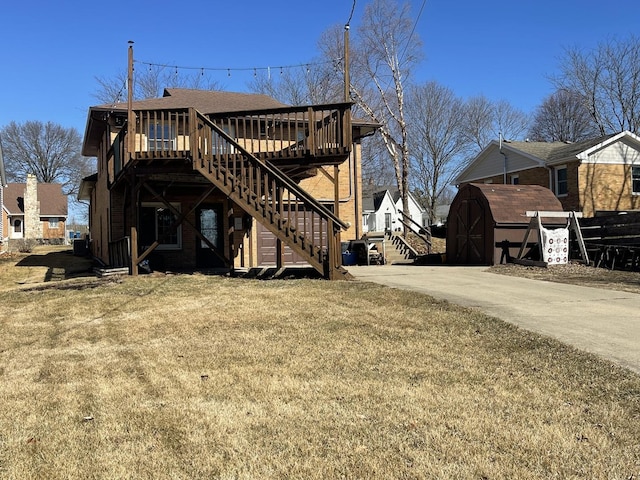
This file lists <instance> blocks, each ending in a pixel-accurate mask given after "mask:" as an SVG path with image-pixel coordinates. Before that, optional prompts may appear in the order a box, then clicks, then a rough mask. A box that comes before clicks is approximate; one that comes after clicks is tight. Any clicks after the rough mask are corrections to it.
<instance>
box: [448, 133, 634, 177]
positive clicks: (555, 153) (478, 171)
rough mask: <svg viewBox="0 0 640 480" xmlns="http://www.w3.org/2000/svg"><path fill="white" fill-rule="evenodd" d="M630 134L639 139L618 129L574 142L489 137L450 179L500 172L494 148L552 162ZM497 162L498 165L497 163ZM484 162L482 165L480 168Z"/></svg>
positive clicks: (573, 157) (540, 163) (573, 158)
mask: <svg viewBox="0 0 640 480" xmlns="http://www.w3.org/2000/svg"><path fill="white" fill-rule="evenodd" d="M623 136H625V137H631V138H633V139H634V140H636V141H638V142H640V139H639V138H638V137H637V136H635V135H634V134H632V133H631V132H621V133H618V134H611V135H603V136H601V137H597V138H592V139H589V140H584V141H581V142H576V143H567V142H502V143H499V142H497V141H495V140H494V141H492V142H491V143H490V144H489V145H487V147H486V148H485V149H484V150H482V152H480V153H479V154H478V155H477V156H476V157H475V158H474V159H473V160H472V161H471V162H470V163H469V164H468V165H467V167H466V168H465V169H464V170H463V171H462V172H461V173H460V175H458V177H457V178H456V179H455V180H454V183H456V184H460V183H465V182H469V181H474V180H478V179H480V178H486V177H487V176H493V175H500V174H501V173H503V163H502V162H503V161H502V160H500V161H496V160H495V159H496V156H495V152H498V151H500V152H502V153H505V154H506V155H509V154H515V155H518V156H520V158H522V159H527V161H529V162H530V165H531V166H530V167H529V168H531V167H533V166H552V165H558V164H560V163H564V162H568V161H576V160H583V159H584V154H585V152H589V151H591V150H592V149H593V148H596V147H597V146H600V145H606V144H608V142H611V141H615V140H617V139H619V138H621V137H623ZM487 162H493V163H494V168H493V169H492V170H491V169H488V168H486V167H487V165H488V163H487ZM498 163H499V164H500V165H498ZM482 164H484V165H485V168H480V166H481V165H482Z"/></svg>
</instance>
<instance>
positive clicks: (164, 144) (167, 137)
mask: <svg viewBox="0 0 640 480" xmlns="http://www.w3.org/2000/svg"><path fill="white" fill-rule="evenodd" d="M175 139H176V133H175V131H174V129H173V128H172V126H171V125H169V124H166V123H150V124H149V132H148V136H147V146H148V150H149V151H150V152H152V151H158V150H175V141H176V140H175Z"/></svg>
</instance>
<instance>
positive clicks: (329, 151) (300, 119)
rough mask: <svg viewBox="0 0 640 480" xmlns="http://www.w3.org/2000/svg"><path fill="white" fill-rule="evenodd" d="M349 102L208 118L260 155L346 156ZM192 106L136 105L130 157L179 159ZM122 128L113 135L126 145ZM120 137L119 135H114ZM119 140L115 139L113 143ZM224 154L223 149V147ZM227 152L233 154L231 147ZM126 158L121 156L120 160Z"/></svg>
mask: <svg viewBox="0 0 640 480" xmlns="http://www.w3.org/2000/svg"><path fill="white" fill-rule="evenodd" d="M350 108H351V104H349V103H338V104H326V105H313V106H303V107H284V108H278V109H269V110H247V111H242V112H233V113H232V114H229V113H225V114H215V115H214V114H209V115H207V117H208V118H209V119H210V120H211V121H212V122H213V123H214V124H215V125H217V126H218V127H219V128H220V129H222V130H223V131H224V132H225V133H227V134H228V135H229V136H230V137H231V138H233V139H234V141H235V142H236V143H237V144H239V145H240V146H242V148H244V149H245V150H246V151H248V152H251V153H252V154H253V155H255V156H257V157H259V158H266V159H279V158H282V159H296V158H309V157H329V156H343V157H345V158H346V156H348V155H349V153H350V152H351V148H352V145H351V143H352V135H351V112H350ZM189 111H190V109H186V108H185V109H172V110H136V111H135V112H134V114H135V118H136V123H135V128H134V129H133V133H134V135H135V139H134V141H133V146H134V151H133V152H131V153H132V157H133V158H134V159H138V160H140V159H142V160H145V159H173V158H180V157H181V156H182V155H183V154H184V153H185V152H188V151H190V150H191V142H192V136H193V135H194V134H196V133H197V132H195V129H194V126H193V125H190V123H189V116H190V114H189ZM124 133H125V129H123V131H122V132H121V135H119V136H118V137H117V138H116V141H117V142H119V144H121V145H123V146H124V138H119V137H121V136H122V135H124ZM118 138H119V139H118ZM116 146H117V145H115V143H114V148H115V147H116ZM222 153H225V152H222ZM226 153H233V152H232V151H230V152H226ZM124 163H126V159H123V165H124Z"/></svg>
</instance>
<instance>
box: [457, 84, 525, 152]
mask: <svg viewBox="0 0 640 480" xmlns="http://www.w3.org/2000/svg"><path fill="white" fill-rule="evenodd" d="M465 117H466V120H465V123H466V127H465V129H466V135H467V139H468V141H469V143H470V144H471V145H472V146H473V151H474V152H475V153H478V152H479V151H481V150H482V149H483V148H484V147H486V146H487V145H488V144H489V142H491V140H495V139H497V138H499V137H500V135H502V137H503V138H508V139H512V140H514V139H518V138H522V137H523V136H524V135H525V134H526V133H527V131H528V130H529V116H528V115H527V114H525V113H524V112H522V111H521V110H518V109H517V108H515V107H514V106H513V105H511V104H510V103H509V102H507V101H506V100H499V101H491V100H489V99H488V98H486V97H485V96H483V95H480V96H477V97H472V98H470V99H469V100H467V106H466V115H465Z"/></svg>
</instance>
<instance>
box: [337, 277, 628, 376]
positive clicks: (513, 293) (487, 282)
mask: <svg viewBox="0 0 640 480" xmlns="http://www.w3.org/2000/svg"><path fill="white" fill-rule="evenodd" d="M347 269H348V270H349V272H350V273H351V274H352V275H353V276H354V277H355V278H356V279H357V280H359V281H366V282H374V283H379V284H382V285H387V286H389V287H394V288H400V289H405V290H413V291H416V292H420V293H425V294H427V295H431V296H432V297H435V298H437V299H441V300H448V301H449V302H451V303H454V304H457V305H462V306H465V307H470V308H477V309H479V310H481V311H482V312H484V313H486V314H488V315H491V316H494V317H497V318H500V319H502V320H504V321H507V322H510V323H513V324H515V325H518V326H520V327H522V328H525V329H527V330H530V331H533V332H537V333H541V334H543V335H547V336H550V337H554V338H556V339H558V340H560V341H562V342H564V343H566V344H569V345H573V346H575V347H577V348H579V349H581V350H585V351H587V352H591V353H595V354H597V355H600V356H601V357H604V358H606V359H608V360H611V361H613V362H616V363H617V364H619V365H621V366H624V367H626V368H629V369H631V370H633V371H635V372H636V373H639V374H640V295H638V294H633V293H626V292H617V291H613V290H603V289H598V288H591V287H579V286H574V285H565V284H561V283H553V282H545V281H540V280H530V279H526V278H518V277H510V276H506V275H499V274H495V273H490V272H488V271H487V268H486V267H458V266H440V265H437V266H415V265H384V266H354V267H348V268H347Z"/></svg>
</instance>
